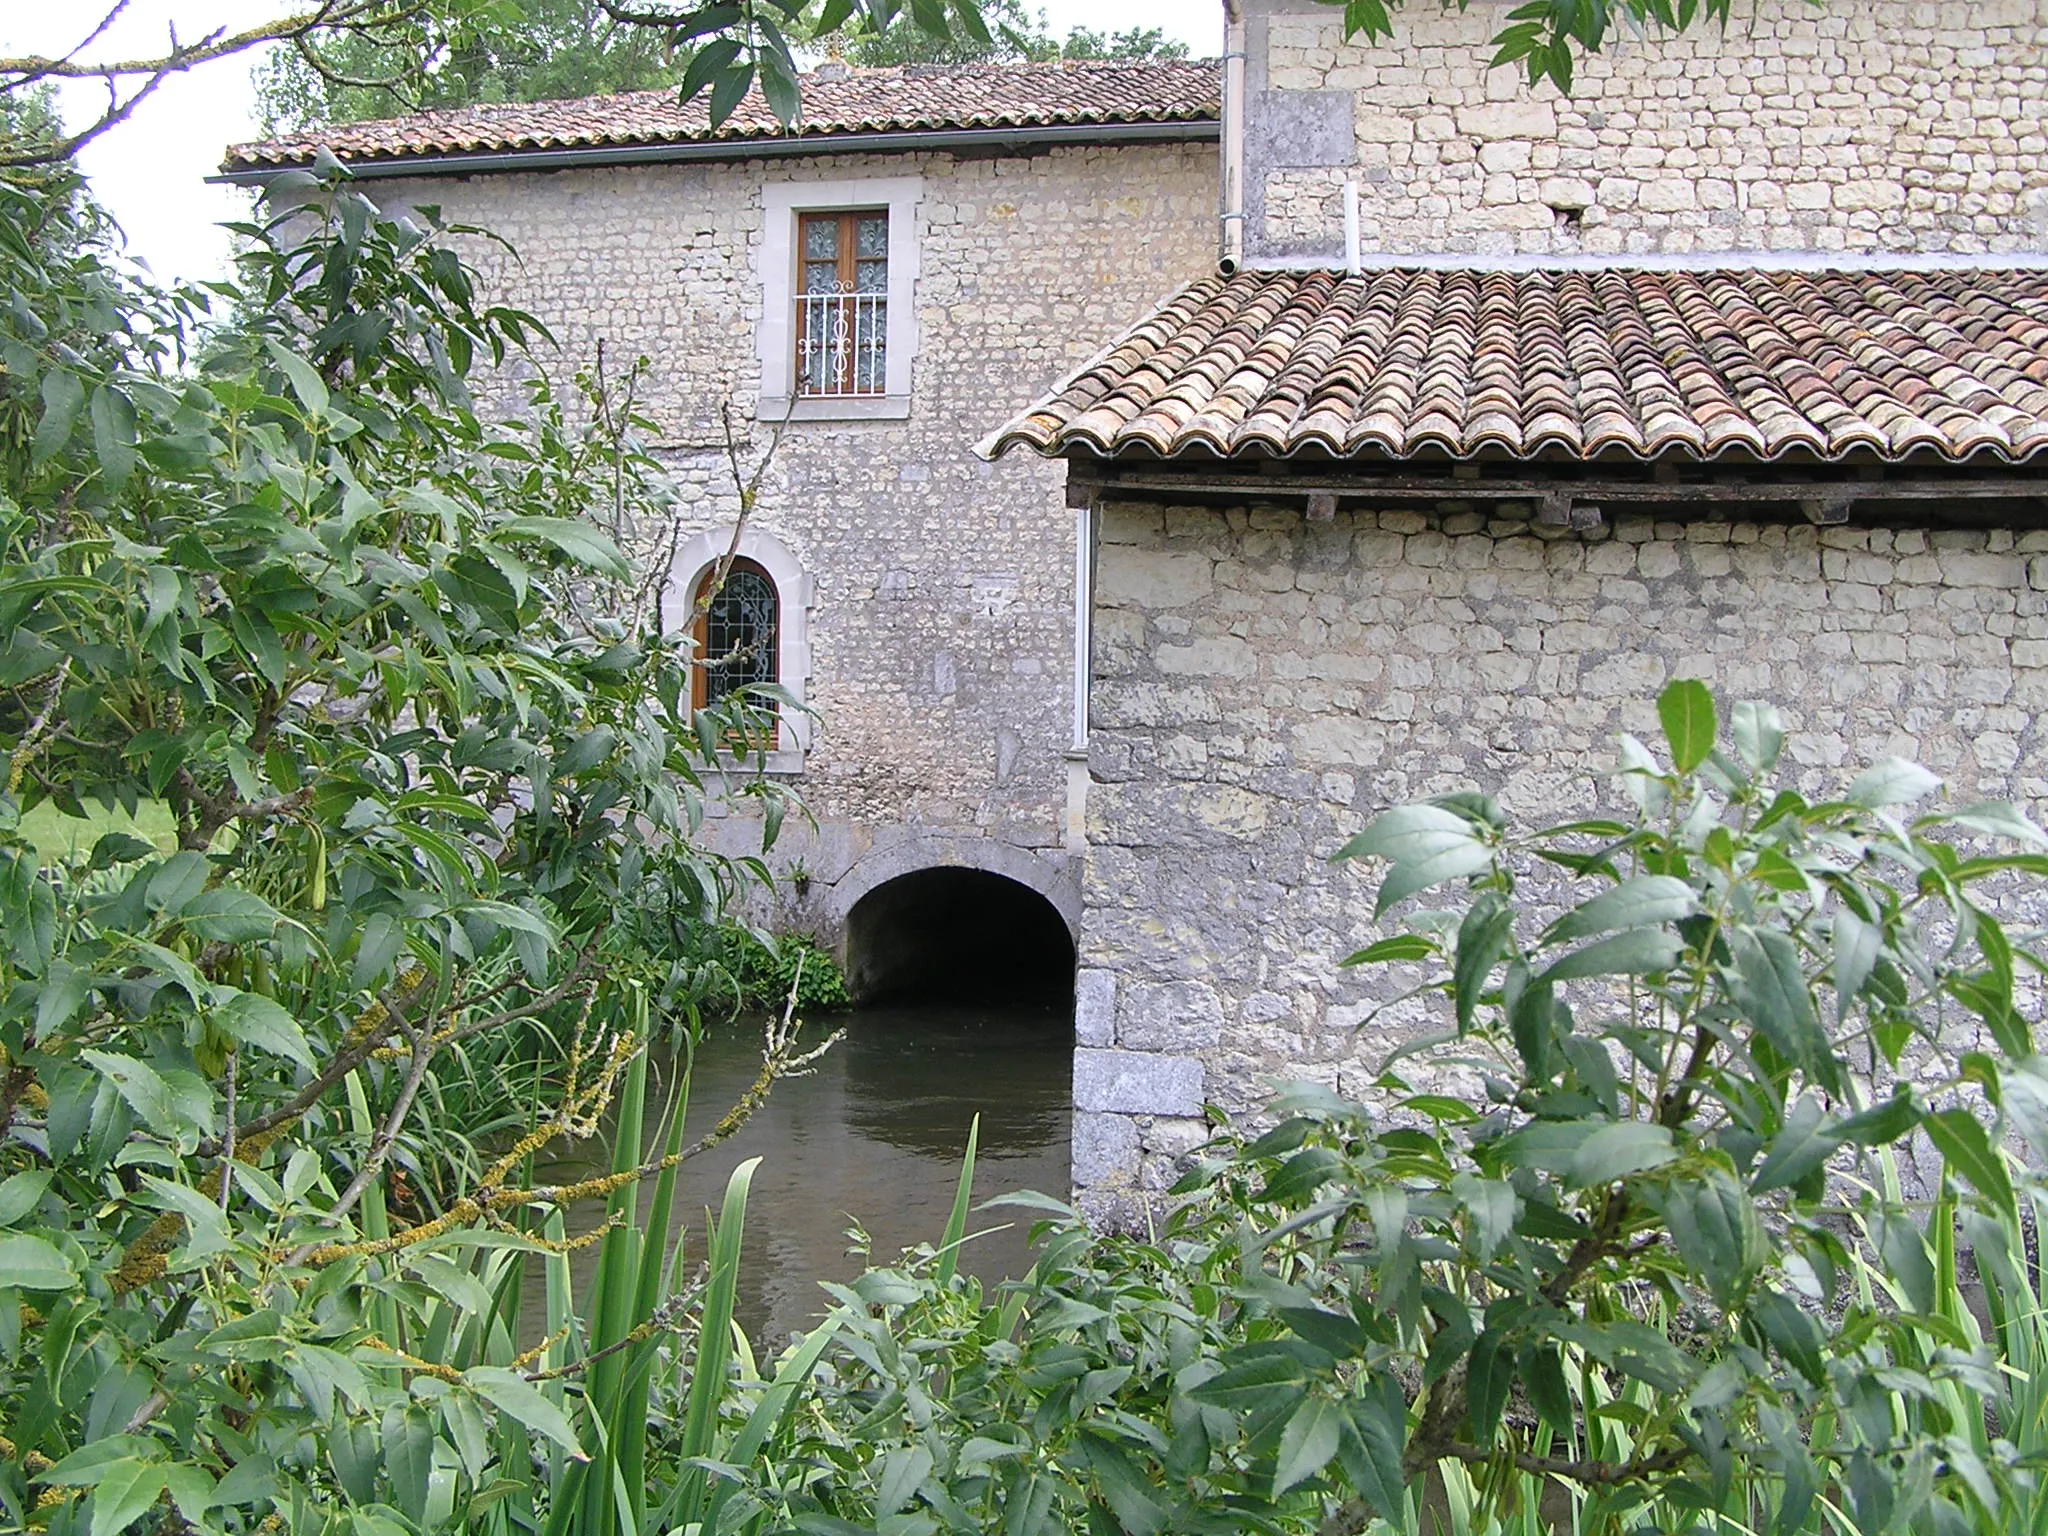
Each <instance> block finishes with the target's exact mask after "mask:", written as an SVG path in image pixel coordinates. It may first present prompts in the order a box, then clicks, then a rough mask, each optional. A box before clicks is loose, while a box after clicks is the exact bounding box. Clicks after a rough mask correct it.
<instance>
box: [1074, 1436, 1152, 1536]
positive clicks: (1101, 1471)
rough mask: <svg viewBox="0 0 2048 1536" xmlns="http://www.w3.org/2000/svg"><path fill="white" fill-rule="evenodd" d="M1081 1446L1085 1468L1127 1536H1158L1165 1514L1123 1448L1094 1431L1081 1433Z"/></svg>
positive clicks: (1149, 1483) (1149, 1486) (1148, 1483)
mask: <svg viewBox="0 0 2048 1536" xmlns="http://www.w3.org/2000/svg"><path fill="white" fill-rule="evenodd" d="M1080 1444H1081V1453H1082V1455H1084V1456H1085V1457H1086V1458H1087V1460H1088V1469H1089V1470H1090V1471H1091V1472H1093V1473H1094V1474H1095V1483H1096V1486H1097V1487H1098V1488H1099V1489H1101V1491H1102V1497H1103V1498H1104V1500H1106V1501H1107V1502H1108V1504H1109V1507H1110V1508H1111V1509H1113V1510H1115V1511H1116V1518H1117V1523H1118V1524H1120V1525H1121V1526H1122V1527H1123V1528H1124V1530H1125V1531H1126V1532H1128V1533H1129V1536H1158V1533H1159V1532H1161V1531H1163V1530H1165V1529H1166V1526H1167V1513H1166V1510H1165V1509H1164V1508H1163V1507H1162V1506H1161V1505H1160V1503H1159V1501H1158V1500H1157V1499H1155V1498H1154V1497H1153V1496H1152V1495H1153V1489H1152V1483H1151V1479H1149V1478H1148V1477H1146V1476H1145V1474H1144V1473H1143V1472H1142V1471H1141V1470H1140V1469H1139V1468H1138V1466H1137V1465H1136V1464H1135V1463H1134V1462H1133V1461H1132V1460H1131V1458H1130V1455H1129V1454H1128V1453H1127V1452H1126V1451H1125V1450H1124V1448H1123V1447H1122V1446H1120V1445H1118V1444H1116V1443H1115V1442H1114V1441H1112V1440H1109V1439H1108V1438H1106V1437H1105V1436H1103V1435H1100V1434H1097V1433H1095V1432H1093V1431H1084V1432H1083V1433H1082V1435H1081V1437H1080Z"/></svg>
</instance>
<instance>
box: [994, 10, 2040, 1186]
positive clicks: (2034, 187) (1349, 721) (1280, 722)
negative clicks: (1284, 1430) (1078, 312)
mask: <svg viewBox="0 0 2048 1536" xmlns="http://www.w3.org/2000/svg"><path fill="white" fill-rule="evenodd" d="M1236 3H1237V5H1238V6H1241V10H1236V11H1235V12H1234V14H1233V17H1232V23H1231V27H1230V46H1229V47H1228V48H1227V49H1226V57H1228V58H1232V59H1233V60H1236V59H1241V61H1242V62H1241V63H1236V62H1233V64H1232V66H1231V67H1230V69H1229V73H1228V76H1227V81H1226V86H1225V93H1224V134H1223V145H1222V162H1223V190H1224V198H1223V204H1224V207H1223V224H1222V236H1221V239H1222V246H1223V250H1224V262H1223V267H1222V271H1221V272H1220V273H1217V274H1213V275H1209V276H1205V277H1202V278H1200V279H1198V280H1196V281H1195V282H1193V283H1191V284H1190V285H1189V286H1188V287H1186V288H1185V289H1184V290H1182V291H1181V292H1180V293H1179V294H1178V295H1177V296H1176V297H1174V298H1173V299H1172V300H1171V301H1170V302H1168V303H1167V304H1166V305H1165V306H1164V307H1163V308H1161V309H1160V310H1158V311H1157V312H1155V313H1154V314H1152V315H1151V316H1150V317H1148V318H1146V319H1145V320H1143V321H1141V322H1140V323H1138V324H1137V325H1136V326H1135V327H1131V328H1129V329H1125V330H1122V331H1121V332H1119V330H1118V328H1117V327H1115V326H1113V325H1109V326H1104V327H1103V328H1102V331H1101V335H1102V336H1103V337H1104V338H1114V339H1113V340H1112V341H1111V342H1110V345H1108V346H1107V347H1105V349H1104V350H1103V351H1102V352H1101V353H1099V354H1098V355H1097V357H1096V358H1095V359H1094V360H1093V361H1092V362H1090V363H1089V364H1088V365H1086V366H1085V367H1083V368H1082V369H1081V370H1079V371H1078V372H1076V373H1074V374H1072V375H1069V376H1067V377H1066V378H1065V379H1064V380H1063V381H1062V382H1061V383H1059V384H1058V385H1057V386H1055V387H1054V388H1053V390H1052V392H1051V393H1050V394H1049V395H1047V396H1046V397H1044V398H1043V399H1041V400H1040V401H1039V402H1038V403H1037V404H1036V405H1034V406H1033V407H1031V408H1030V409H1029V410H1028V411H1026V412H1024V413H1022V414H1020V415H1019V416H1017V417H1016V418H1015V419H1014V420H1013V421H1011V422H1010V423H1009V425H1007V426H1006V427H1004V428H1003V429H1001V430H1000V431H999V432H997V433H996V434H995V435H993V436H992V437H991V438H990V439H989V440H988V442H987V443H986V444H985V445H984V451H985V452H988V453H990V454H991V455H992V456H998V457H999V458H1000V461H1001V462H1005V463H1007V462H1010V461H1011V459H1012V458H1016V457H1022V456H1023V455H1021V454H1015V453H1013V454H1011V455H1010V457H1007V458H1001V457H1000V456H1001V455H1002V454H1003V452H1004V451H1005V450H1013V449H1023V448H1028V449H1033V450H1036V451H1037V452H1038V453H1040V454H1044V455H1050V456H1057V457H1062V458H1064V459H1065V460H1066V462H1067V466H1068V474H1069V482H1068V500H1069V503H1070V505H1074V506H1076V507H1078V508H1081V509H1082V510H1083V513H1084V515H1085V516H1086V517H1087V518H1088V519H1089V527H1090V532H1091V543H1092V547H1093V549H1094V560H1093V564H1092V571H1091V572H1090V573H1089V587H1088V591H1087V593H1086V599H1085V601H1086V606H1087V609H1088V611H1089V613H1090V616H1091V633H1090V636H1089V645H1090V654H1091V657H1092V673H1093V691H1092V702H1091V704H1090V708H1089V714H1088V724H1089V738H1088V769H1089V783H1088V787H1087V843H1088V854H1087V870H1086V880H1085V891H1084V912H1083V917H1082V925H1081V957H1080V958H1081V967H1082V969H1081V972H1080V987H1079V1001H1078V1007H1077V1032H1078V1039H1079V1042H1080V1045H1081V1049H1080V1050H1079V1051H1078V1052H1077V1058H1076V1074H1075V1104H1076V1109H1077V1112H1078V1113H1077V1117H1076V1128H1075V1140H1074V1169H1075V1178H1076V1182H1077V1184H1078V1185H1079V1186H1080V1187H1081V1191H1082V1195H1083V1198H1084V1201H1085V1202H1086V1203H1088V1204H1089V1205H1090V1206H1091V1208H1093V1209H1094V1210H1096V1211H1098V1212H1102V1213H1114V1212H1116V1211H1117V1210H1119V1209H1122V1208H1124V1207H1125V1206H1126V1205H1127V1203H1128V1202H1129V1201H1131V1200H1132V1199H1133V1198H1134V1197H1141V1196H1142V1195H1143V1194H1144V1193H1146V1192H1150V1191H1156V1190H1158V1189H1160V1188H1162V1187H1163V1185H1164V1181H1165V1180H1166V1179H1167V1178H1168V1177H1169V1176H1170V1174H1171V1171H1172V1166H1173V1163H1174V1161H1175V1160H1176V1159H1177V1158H1178V1157H1179V1156H1180V1155H1182V1154H1184V1153H1185V1152H1186V1151H1187V1150H1188V1149H1189V1148H1190V1147H1191V1146H1192V1145H1194V1144H1195V1143H1196V1142H1198V1141H1199V1140H1200V1139H1201V1138H1202V1136H1203V1135H1204V1128H1203V1125H1202V1122H1201V1120H1200V1119H1199V1118H1198V1117H1199V1114H1200V1111H1201V1109H1202V1106H1203V1104H1204V1103H1205V1101H1206V1102H1216V1103H1221V1104H1223V1105H1224V1106H1226V1107H1228V1108H1231V1109H1244V1108H1246V1107H1249V1106H1250V1105H1252V1104H1254V1103H1256V1102H1257V1100H1258V1099H1259V1097H1260V1095H1261V1094H1262V1092H1263V1089H1264V1085H1265V1083H1266V1082H1267V1081H1268V1080H1270V1079H1271V1078H1273V1077H1275V1076H1282V1075H1284V1076H1287V1077H1293V1078H1303V1077H1306V1078H1315V1079H1320V1080H1322V1081H1324V1082H1326V1083H1330V1084H1333V1085H1334V1086H1336V1087H1338V1088H1339V1089H1343V1090H1357V1089H1361V1088H1362V1087H1363V1086H1364V1085H1365V1084H1366V1083H1367V1082H1369V1080H1370V1079H1369V1077H1368V1076H1366V1073H1367V1072H1368V1071H1369V1070H1370V1069H1369V1068H1367V1067H1366V1066H1365V1063H1367V1062H1376V1061H1377V1060H1379V1059H1380V1057H1381V1056H1382V1054H1383V1052H1384V1048H1385V1047H1386V1045H1387V1044H1389V1043H1390V1042H1389V1040H1388V1038H1387V1036H1386V1030H1387V1027H1388V1025H1389V1022H1390V1021H1391V1022H1392V1023H1393V1025H1394V1027H1395V1028H1397V1029H1398V1027H1399V1026H1400V1023H1401V1022H1402V1019H1403V1016H1402V1015H1400V1014H1398V1013H1396V1014H1394V1015H1390V1016H1385V1017H1383V1018H1382V1019H1381V1021H1380V1023H1379V1025H1378V1026H1376V1029H1375V1038H1374V1039H1373V1040H1371V1041H1369V1042H1361V1040H1360V1039H1359V1038H1358V1035H1359V1031H1358V1027H1357V1026H1358V1025H1359V1023H1360V1021H1361V1019H1363V1018H1364V1017H1366V1016H1367V1014H1368V1012H1369V1011H1370V1009H1371V1007H1372V1005H1373V1004H1374V1002H1375V1001H1376V999H1375V997H1374V995H1373V993H1372V992H1371V990H1370V987H1371V986H1372V983H1371V982H1370V981H1368V980H1367V979H1366V978H1364V977H1362V976H1361V975H1360V974H1358V973H1354V972H1347V971H1344V970H1343V969H1342V968H1341V967H1340V965H1339V961H1340V959H1341V957H1343V956H1345V955H1347V954H1349V953H1351V952H1353V951H1355V950H1357V949H1358V948H1360V947H1361V946H1362V945H1363V944H1364V943H1365V942H1368V941H1369V940H1370V939H1371V938H1373V937H1375V936H1376V930H1375V929H1374V928H1373V927H1372V925H1371V921H1370V914H1371V904H1370V900H1369V894H1368V893H1369V883H1368V876H1367V874H1366V872H1364V871H1360V870H1357V869H1354V868H1351V867H1348V866H1345V867H1336V866H1332V865H1331V864H1330V863H1329V862H1328V857H1329V855H1330V854H1331V853H1332V852H1334V851H1335V850H1336V849H1337V848H1338V847H1339V846H1341V844H1342V842H1343V841H1344V840H1345V839H1346V838H1347V837H1348V836H1349V835H1350V834H1352V833H1354V832H1356V831H1357V830H1358V829H1359V828H1360V827H1362V826H1363V825H1364V824H1365V823H1366V822H1367V821H1368V820H1369V819H1370V818H1371V817H1372V816H1373V815H1374V814H1375V813H1376V812H1377V811H1379V810H1382V809H1384V808H1386V807H1387V806H1389V805H1391V804H1394V803H1398V802H1400V801H1403V800H1406V799H1409V798H1412V797H1416V796H1420V795H1425V794H1430V793H1435V792H1440V791H1446V790H1451V789H1457V788H1468V787H1471V786H1473V785H1479V786H1483V787H1485V788H1486V789H1488V790H1489V791H1493V792H1498V793H1500V794H1501V795H1503V796H1504V798H1505V800H1506V802H1507V803H1508V805H1509V807H1510V809H1511V811H1512V812H1513V813H1514V814H1515V815H1517V816H1518V817H1528V818H1536V819H1538V820H1539V821H1540V820H1542V819H1553V818H1552V816H1551V813H1560V812H1561V813H1564V814H1565V815H1570V814H1577V813H1583V812H1584V811H1585V810H1586V809H1587V808H1588V807H1589V806H1590V805H1591V804H1592V803H1593V802H1594V800H1595V797H1596V796H1597V795H1598V794H1599V793H1600V790H1599V789H1598V787H1597V785H1596V783H1595V782H1594V781H1593V780H1592V779H1591V778H1590V777H1589V775H1590V774H1591V773H1592V772H1593V771H1595V770H1597V769H1599V768H1602V767H1604V766H1607V765H1609V764H1611V762H1612V760H1613V742H1614V738H1615V735H1616V733H1617V732H1618V731H1620V730H1623V729H1628V730H1633V731H1636V732H1638V733H1639V734H1642V735H1645V736H1650V737H1654V735H1655V732H1656V722H1655V716H1654V710H1653V705H1652V701H1653V699H1654V696H1655V693H1656V691H1657V690H1658V688H1659V687H1660V686H1661V685H1662V684H1663V683H1664V682H1666V681H1667V680H1669V679H1671V678H1674V677H1681V676H1696V677H1701V678H1705V679H1707V680H1709V681H1710V682H1712V683H1713V684H1715V685H1716V686H1717V687H1719V688H1721V689H1724V690H1728V691H1730V692H1732V693H1734V694H1736V695H1738V696H1747V697H1755V698H1763V699H1767V700H1769V701H1771V702H1774V703H1776V704H1778V705H1779V706H1781V707H1782V708H1783V709H1784V710H1785V712H1786V714H1787V717H1788V720H1789V721H1790V723H1791V725H1792V728H1793V741H1794V745H1793V748H1792V751H1793V753H1794V754H1795V757H1796V767H1797V769H1798V770H1799V771H1800V772H1801V773H1803V774H1806V775H1807V776H1808V777H1810V778H1811V779H1812V780H1814V781H1815V782H1816V783H1821V782H1829V783H1832V782H1839V778H1838V776H1839V775H1842V774H1843V773H1844V771H1845V770H1847V769H1848V768H1850V767H1851V766H1853V765H1858V764H1861V763H1863V762H1865V761H1867V760H1869V759H1871V758H1874V757H1877V756H1880V755H1883V754H1887V753H1899V754H1902V755H1908V756H1912V757H1916V758H1918V759H1920V760H1921V761H1923V762H1925V763H1927V764H1928V765H1929V766H1930V767H1932V768H1933V769H1935V770H1936V771H1937V772H1938V773H1940V774H1941V775H1943V776H1944V778H1945V779H1947V780H1948V781H1949V783H1950V785H1951V788H1952V790H1953V792H1954V793H1956V794H1958V795H1960V796H1963V797H1971V798H1974V797H1978V796H1998V797H2011V798H2017V799H2020V800H2022V801H2032V800H2039V799H2040V798H2042V797H2043V796H2048V756H2044V748H2048V730H2044V727H2043V725H2042V724H2041V711H2042V709H2043V707H2044V705H2048V531H2044V527H2048V517H2044V513H2048V474H2044V469H2043V466H2044V465H2048V6H2043V5H2041V4H2039V3H2038V0H1969V3H1965V4H1961V5H1957V6H1951V7H1947V8H1942V9H1938V10H1937V9H1930V8H1928V7H1924V6H1917V5H1909V4H1905V3H1900V0H1826V3H1825V4H1824V5H1818V6H1813V5H1806V4H1794V3H1790V0H1785V3H1765V4H1763V5H1761V6H1759V7H1758V8H1757V10H1756V13H1755V15H1754V17H1753V18H1750V17H1744V18H1743V19H1742V20H1741V21H1739V22H1738V23H1736V24H1733V25H1731V26H1730V27H1729V29H1728V30H1727V31H1726V32H1725V33H1724V32H1719V31H1716V30H1714V29H1713V28H1711V27H1709V28H1707V29H1705V30H1701V31H1697V32H1695V33H1692V34H1689V35H1687V36H1685V37H1683V38H1679V39H1676V40H1673V39H1668V38H1651V39H1649V40H1648V41H1647V42H1645V43H1643V44H1640V45H1636V44H1630V43H1626V42H1625V41H1624V42H1623V43H1622V44H1621V45H1620V46H1612V44H1613V41H1614V40H1613V39H1612V38H1610V45H1611V46H1610V51H1609V52H1607V53H1604V54H1602V55H1599V56H1595V57H1592V58H1588V59H1586V60H1585V61H1584V62H1583V64H1582V66H1581V69H1580V73H1579V79H1578V81H1577V84H1576V86H1575V89H1574V93H1573V95H1572V96H1571V97H1570V98H1569V99H1566V98H1564V97H1562V96H1560V95H1558V94H1557V93H1556V92H1555V91H1553V90H1551V89H1550V88H1549V87H1547V86H1546V87H1543V88H1541V89H1539V90H1536V91H1534V92H1531V91H1530V90H1529V89H1528V87H1527V86H1526V84H1525V83H1524V82H1523V81H1522V80H1520V79H1519V78H1517V77H1516V76H1514V75H1513V73H1512V72H1510V71H1505V70H1503V71H1492V72H1490V71H1489V70H1488V69H1487V68H1486V60H1487V55H1488V49H1487V47H1486V41H1487V38H1488V36H1489V34H1490V33H1491V32H1492V31H1493V30H1494V29H1495V28H1497V26H1498V25H1499V23H1500V18H1501V16H1502V15H1503V14H1504V11H1503V9H1502V8H1501V7H1498V6H1493V5H1474V6H1471V7H1470V8H1469V9H1466V10H1463V11H1458V10H1447V11H1445V12H1442V13H1438V12H1437V11H1436V10H1435V9H1434V8H1432V7H1424V6H1414V7H1410V8H1407V9H1404V10H1402V11H1400V12H1397V13H1396V15H1395V18H1394V26H1395V32H1394V36H1393V38H1392V40H1391V41H1389V42H1386V43H1384V44H1380V45H1368V44H1363V43H1360V44H1352V43H1347V42H1345V41H1344V40H1343V36H1342V27H1341V17H1340V13H1339V12H1338V11H1337V10H1335V9H1333V8H1331V7H1329V6H1326V5H1322V4H1318V3H1315V0H1236ZM1555 819H1562V818H1561V817H1559V818H1555Z"/></svg>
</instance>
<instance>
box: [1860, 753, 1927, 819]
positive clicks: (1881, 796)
mask: <svg viewBox="0 0 2048 1536" xmlns="http://www.w3.org/2000/svg"><path fill="white" fill-rule="evenodd" d="M1939 788H1941V780H1940V779H1938V778H1936V777H1935V776H1934V775H1933V774H1931V773H1929V772H1928V771H1927V770H1926V769H1925V768H1922V767H1921V766H1920V765H1919V764H1918V763H1909V762H1907V761H1906V759H1904V758H1903V757H1886V758H1880V759H1879V760H1878V761H1877V762H1875V763H1873V764H1871V765H1870V767H1868V768H1866V769H1865V770H1864V771H1863V772H1862V773H1860V774H1858V775H1857V776H1856V778H1855V780H1854V781H1853V782H1852V783H1851V784H1850V785H1849V788H1848V791H1847V793H1846V794H1845V795H1844V796H1843V798H1844V799H1846V800H1847V801H1848V802H1849V803H1850V804H1851V805H1860V806H1863V807H1864V808H1865V809H1867V810H1873V811H1880V810H1883V809H1885V808H1886V807H1887V806H1893V805H1911V804H1912V803H1913V802H1914V801H1916V800H1924V799H1925V798H1926V797H1927V796H1929V795H1931V794H1933V793H1934V791H1935V790H1937V789H1939Z"/></svg>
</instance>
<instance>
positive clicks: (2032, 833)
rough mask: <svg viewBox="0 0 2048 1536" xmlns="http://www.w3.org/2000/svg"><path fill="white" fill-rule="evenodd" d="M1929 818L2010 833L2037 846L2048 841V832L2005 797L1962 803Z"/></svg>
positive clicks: (2016, 839) (1995, 833)
mask: <svg viewBox="0 0 2048 1536" xmlns="http://www.w3.org/2000/svg"><path fill="white" fill-rule="evenodd" d="M1928 820H1929V821H1932V822H1938V823H1943V824H1946V825H1948V826H1953V827H1967V828H1968V829H1969V830H1970V831H1972V832H1983V833H1986V834H1988V835H1990V836H1992V837H2009V838H2011V839H2012V840H2013V841H2014V842H2019V843H2031V844H2033V845H2035V846H2036V847H2039V846H2041V845H2043V844H2048V833H2044V832H2043V831H2042V830H2041V828H2040V827H2039V826H2037V825H2036V824H2035V823H2034V821H2033V820H2032V819H2031V818H2030V817H2029V816H2028V815H2027V813H2026V812H2025V811H2023V810H2021V809H2020V808H2019V807H2018V806H2016V805H2013V804H2012V803H2010V802H2009V801H2005V800H1980V801H1978V802H1977V803H1976V804H1974V805H1966V806H1963V807H1962V808H1961V809H1960V810H1954V811H1950V812H1949V813H1948V814H1947V815H1945V816H1933V817H1929V818H1928Z"/></svg>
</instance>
